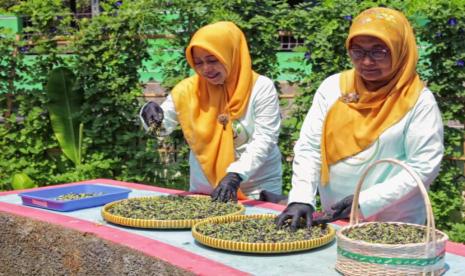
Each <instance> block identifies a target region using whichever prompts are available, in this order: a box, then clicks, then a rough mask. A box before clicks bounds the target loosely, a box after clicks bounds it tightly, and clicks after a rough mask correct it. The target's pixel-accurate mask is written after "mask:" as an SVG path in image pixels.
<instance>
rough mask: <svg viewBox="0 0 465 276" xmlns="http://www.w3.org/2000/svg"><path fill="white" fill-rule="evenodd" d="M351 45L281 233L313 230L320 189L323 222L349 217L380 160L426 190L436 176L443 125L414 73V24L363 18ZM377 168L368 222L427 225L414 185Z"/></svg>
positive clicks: (318, 119) (320, 97)
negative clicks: (303, 221) (297, 226)
mask: <svg viewBox="0 0 465 276" xmlns="http://www.w3.org/2000/svg"><path fill="white" fill-rule="evenodd" d="M345 45H346V48H347V50H348V54H349V56H350V58H351V60H352V64H353V67H354V68H353V69H351V70H348V71H344V72H342V73H339V74H335V75H333V76H330V77H329V78H327V79H326V80H324V81H323V83H322V84H321V85H320V87H319V89H318V91H317V92H316V95H315V97H314V100H313V103H312V107H311V108H310V110H309V112H308V115H307V117H306V119H305V121H304V124H303V126H302V129H301V133H300V138H299V140H298V142H297V144H296V146H295V148H294V153H295V157H294V164H293V177H292V189H291V191H290V194H289V201H288V202H289V205H288V206H287V208H286V210H285V211H284V212H283V213H282V214H281V215H280V217H279V220H278V224H279V225H280V224H282V223H283V221H284V220H286V219H289V218H292V219H293V221H295V222H297V220H298V218H299V217H304V218H307V223H308V225H309V226H310V225H311V224H312V213H313V211H314V210H315V207H316V206H315V204H316V201H315V195H316V193H317V189H318V191H319V194H320V198H321V203H322V207H323V210H324V211H325V213H326V214H327V216H326V217H325V218H324V219H323V220H320V221H319V222H323V221H327V220H335V219H340V218H346V217H348V215H349V214H350V210H351V205H352V199H353V195H352V194H353V193H354V190H355V186H356V184H357V182H358V180H359V178H360V176H361V173H362V172H363V171H364V170H365V169H366V168H367V166H368V165H369V164H371V163H372V162H373V161H376V160H379V159H384V158H395V159H398V160H402V161H403V162H405V163H407V164H408V165H410V166H411V167H412V168H413V169H414V170H415V171H416V172H417V173H418V174H419V176H420V177H421V179H422V181H423V182H424V184H426V185H427V186H429V185H430V184H431V182H432V181H433V180H434V178H435V177H436V176H437V174H438V171H439V165H440V162H441V159H442V156H443V125H442V119H441V114H440V112H439V109H438V107H437V104H436V101H435V99H434V97H433V95H432V93H431V91H430V90H429V89H428V88H427V87H426V86H425V84H424V83H423V82H422V81H421V80H420V78H419V76H418V74H417V72H416V64H417V60H418V51H417V45H416V43H415V36H414V33H413V30H412V28H411V26H410V24H409V22H408V20H407V19H406V18H405V16H404V15H403V14H402V13H400V12H398V11H396V10H393V9H389V8H371V9H368V10H365V11H363V12H362V13H361V14H360V15H358V16H357V17H356V18H355V19H354V21H353V23H352V25H351V27H350V31H349V35H348V37H347V40H346V43H345ZM376 168H377V170H376V171H374V172H372V173H371V174H370V175H369V177H368V178H367V179H366V181H365V184H364V187H363V189H364V190H363V191H362V192H361V194H360V199H359V205H360V209H361V213H362V216H363V217H364V218H365V219H367V220H386V221H404V222H412V223H424V221H425V213H424V207H423V206H422V204H423V203H422V202H423V201H422V198H421V195H420V193H419V192H418V190H417V188H416V184H415V182H414V181H413V179H411V177H409V176H408V175H407V173H406V172H405V171H402V170H400V169H399V168H393V167H391V166H378V167H376ZM314 223H315V222H314Z"/></svg>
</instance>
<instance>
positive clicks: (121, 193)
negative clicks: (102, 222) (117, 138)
mask: <svg viewBox="0 0 465 276" xmlns="http://www.w3.org/2000/svg"><path fill="white" fill-rule="evenodd" d="M85 186H90V187H96V188H97V189H96V192H98V191H103V192H104V194H102V195H97V196H92V197H85V198H79V199H71V200H57V199H56V197H43V196H40V195H39V194H43V193H47V192H50V191H52V192H54V193H56V192H57V191H58V192H59V191H61V190H63V194H65V193H71V192H73V190H76V188H81V187H85ZM99 188H100V190H99ZM108 190H111V191H108ZM130 192H132V190H131V189H128V188H123V187H114V186H110V185H102V184H100V183H96V184H79V185H73V186H64V187H53V186H52V187H50V188H48V187H47V189H36V190H34V191H25V192H21V193H18V196H19V197H20V198H21V202H22V204H23V205H26V206H31V207H35V208H42V209H47V210H53V211H58V212H70V211H76V210H80V209H87V208H94V207H98V206H102V205H105V204H107V203H109V202H112V201H115V200H123V199H125V198H127V197H128V195H129V193H130Z"/></svg>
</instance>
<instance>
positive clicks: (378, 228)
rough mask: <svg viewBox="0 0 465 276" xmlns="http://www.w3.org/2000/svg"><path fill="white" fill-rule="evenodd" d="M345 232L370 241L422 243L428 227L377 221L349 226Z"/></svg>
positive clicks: (350, 235) (355, 238)
mask: <svg viewBox="0 0 465 276" xmlns="http://www.w3.org/2000/svg"><path fill="white" fill-rule="evenodd" d="M344 234H345V235H346V236H347V237H348V238H350V239H353V240H360V241H365V242H369V243H381V244H408V243H422V242H424V241H425V236H426V228H424V227H418V226H415V225H409V224H392V223H383V222H377V223H369V224H364V225H361V226H359V227H354V228H349V229H348V230H347V231H346V232H345V233H344Z"/></svg>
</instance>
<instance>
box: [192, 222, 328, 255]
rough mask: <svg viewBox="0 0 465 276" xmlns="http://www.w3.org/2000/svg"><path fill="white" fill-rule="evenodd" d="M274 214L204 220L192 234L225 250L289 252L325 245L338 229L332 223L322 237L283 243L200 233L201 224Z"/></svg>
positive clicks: (207, 243)
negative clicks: (246, 240)
mask: <svg viewBox="0 0 465 276" xmlns="http://www.w3.org/2000/svg"><path fill="white" fill-rule="evenodd" d="M275 217H276V215H273V214H255V215H236V216H223V217H216V218H211V219H207V220H204V221H202V222H199V223H197V224H195V225H194V227H192V236H193V237H194V238H195V239H196V240H197V241H198V242H200V243H202V244H204V245H207V246H210V247H213V248H218V249H223V250H228V251H236V252H247V253H265V254H268V253H287V252H295V251H303V250H309V249H312V248H316V247H320V246H323V245H325V244H327V243H330V242H331V241H333V240H334V237H335V235H336V230H334V228H333V227H332V226H331V225H329V224H328V225H327V228H328V233H327V234H326V235H325V236H323V237H320V238H317V239H311V240H302V241H295V242H281V243H252V242H236V241H231V240H222V239H217V238H212V237H209V236H206V235H204V234H202V233H200V232H199V231H198V230H197V229H198V227H199V226H202V225H204V224H208V223H228V222H233V221H241V220H247V219H261V218H275Z"/></svg>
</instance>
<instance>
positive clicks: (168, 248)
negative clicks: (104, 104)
mask: <svg viewBox="0 0 465 276" xmlns="http://www.w3.org/2000/svg"><path fill="white" fill-rule="evenodd" d="M83 183H86V184H93V183H101V184H111V185H117V186H124V187H129V188H134V189H142V188H143V189H145V190H154V191H159V192H165V193H179V191H177V190H171V189H163V188H157V189H148V186H145V185H140V184H135V183H123V182H119V181H114V180H108V179H96V180H92V181H83V182H76V183H70V184H63V185H59V186H60V187H63V186H71V185H77V184H83ZM52 187H57V185H55V186H50V188H52ZM151 187H152V188H155V187H153V186H151ZM32 190H37V188H36V189H28V190H27V191H32ZM23 191H26V190H22V191H13V192H11V191H8V192H0V196H1V195H7V194H15V193H18V192H23ZM1 211H3V212H5V213H9V214H14V215H18V216H22V217H28V218H31V219H34V220H38V221H44V222H48V223H51V224H54V225H60V226H63V227H66V228H69V229H74V230H77V231H80V232H83V233H92V234H95V235H96V236H98V237H100V238H102V239H105V240H108V241H111V242H114V243H116V244H119V245H123V246H126V247H129V248H132V249H135V250H136V251H139V252H142V253H145V254H146V255H149V256H152V257H155V258H158V259H160V260H163V261H166V262H168V263H170V264H172V265H174V266H177V267H179V268H182V269H185V270H187V271H190V272H192V273H194V274H196V275H250V274H249V273H246V272H243V271H240V270H238V269H235V268H233V267H230V266H227V265H225V264H222V263H220V262H217V261H214V260H211V259H208V258H206V257H203V256H200V255H197V254H195V253H191V252H189V251H186V250H184V249H181V248H178V247H175V246H172V245H169V244H166V243H163V242H160V241H157V240H153V239H150V238H147V237H144V236H140V235H137V234H132V233H129V232H126V231H122V230H119V229H116V228H111V227H108V226H105V225H102V224H98V223H93V222H89V221H86V220H82V219H78V218H74V217H70V216H66V215H61V214H55V213H50V212H48V211H45V210H41V209H35V208H30V207H24V206H21V205H16V204H10V203H5V202H0V212H1Z"/></svg>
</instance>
